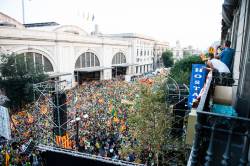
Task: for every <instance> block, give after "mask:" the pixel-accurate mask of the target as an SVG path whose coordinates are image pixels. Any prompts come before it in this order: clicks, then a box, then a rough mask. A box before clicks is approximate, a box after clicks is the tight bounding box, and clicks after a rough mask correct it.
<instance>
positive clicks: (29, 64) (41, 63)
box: [16, 52, 54, 72]
mask: <svg viewBox="0 0 250 166" xmlns="http://www.w3.org/2000/svg"><path fill="white" fill-rule="evenodd" d="M16 63H17V65H18V64H21V63H24V64H25V66H26V69H27V70H28V71H29V70H36V71H38V70H39V71H44V72H53V71H54V69H53V66H52V64H51V62H50V60H49V59H48V58H46V57H45V56H44V55H42V54H39V53H36V52H25V53H22V54H18V55H17V56H16Z"/></svg>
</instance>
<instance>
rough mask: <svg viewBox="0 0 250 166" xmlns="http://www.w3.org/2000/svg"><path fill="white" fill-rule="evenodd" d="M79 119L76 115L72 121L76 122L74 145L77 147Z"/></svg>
mask: <svg viewBox="0 0 250 166" xmlns="http://www.w3.org/2000/svg"><path fill="white" fill-rule="evenodd" d="M80 120H81V118H80V117H76V118H75V119H74V120H73V122H76V136H75V142H76V147H77V148H78V149H79V121H80Z"/></svg>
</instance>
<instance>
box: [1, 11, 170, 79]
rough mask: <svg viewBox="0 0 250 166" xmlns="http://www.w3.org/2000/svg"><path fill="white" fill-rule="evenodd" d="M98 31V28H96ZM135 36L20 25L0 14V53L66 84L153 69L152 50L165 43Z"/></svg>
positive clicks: (41, 25)
mask: <svg viewBox="0 0 250 166" xmlns="http://www.w3.org/2000/svg"><path fill="white" fill-rule="evenodd" d="M96 29H97V28H96ZM157 43H160V42H158V41H156V40H154V39H153V38H150V37H146V36H143V35H138V34H116V35H101V34H100V33H98V31H97V30H96V31H95V32H94V33H92V35H90V34H88V33H87V32H86V31H84V30H83V29H81V28H80V27H77V26H74V25H59V24H57V23H55V22H48V23H35V24H25V26H24V25H22V24H20V23H19V22H17V21H16V20H14V19H13V18H11V17H9V16H6V15H4V14H3V13H0V52H2V53H7V54H11V53H14V54H16V55H17V56H22V57H23V59H24V61H25V62H26V63H27V64H28V65H27V69H28V68H29V65H32V66H34V67H35V68H36V67H37V66H38V64H39V66H40V64H42V66H43V70H44V71H45V72H47V73H48V74H49V75H50V77H54V78H58V79H60V80H67V81H68V82H70V83H71V82H73V83H74V82H78V81H79V82H82V81H85V80H93V79H98V80H103V79H111V78H112V77H115V76H117V75H135V74H136V73H141V74H142V73H145V72H148V71H151V70H152V69H153V57H154V55H155V54H154V51H155V50H156V49H155V48H156V47H157V50H158V47H160V49H161V50H162V51H163V50H164V49H166V48H168V43H163V42H162V43H161V44H157Z"/></svg>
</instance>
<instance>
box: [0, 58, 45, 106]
mask: <svg viewBox="0 0 250 166" xmlns="http://www.w3.org/2000/svg"><path fill="white" fill-rule="evenodd" d="M0 57H1V59H0V60H1V63H0V64H1V65H0V73H1V78H0V87H1V89H3V91H4V92H5V95H6V96H7V97H8V98H9V100H10V101H9V102H8V106H9V107H10V108H12V109H16V108H17V109H20V108H21V107H22V106H23V105H24V104H26V103H29V102H31V101H33V84H34V83H38V82H42V81H44V80H46V79H47V77H48V76H47V75H46V74H45V73H44V72H43V70H42V67H38V66H37V67H36V68H35V67H34V66H33V65H29V64H27V63H25V61H24V58H23V57H22V56H20V57H19V56H16V55H14V54H12V55H0ZM28 65H29V66H28Z"/></svg>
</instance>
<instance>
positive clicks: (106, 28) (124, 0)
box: [0, 0, 223, 49]
mask: <svg viewBox="0 0 250 166" xmlns="http://www.w3.org/2000/svg"><path fill="white" fill-rule="evenodd" d="M24 1H25V20H26V23H33V22H46V21H56V22H58V23H60V24H76V25H79V26H81V27H82V28H84V29H85V30H87V31H88V32H90V31H91V29H93V26H94V24H98V25H99V30H100V31H101V32H102V33H124V32H126V33H131V32H133V33H140V34H145V35H147V36H152V37H154V38H156V39H159V40H164V41H168V42H170V44H171V46H174V45H175V42H176V41H177V40H179V41H180V43H181V46H183V47H185V46H188V45H193V46H194V47H195V48H200V49H205V48H207V47H209V46H210V45H211V44H212V43H213V42H214V41H218V40H219V39H220V30H221V5H222V2H223V0H24ZM0 11H1V12H3V13H5V14H7V15H9V16H11V17H13V18H15V19H17V20H18V21H20V22H22V0H0ZM88 13H89V14H88ZM93 14H94V16H95V19H94V21H93V22H92V21H91V19H92V15H93ZM88 15H89V17H90V18H89V21H87V17H88Z"/></svg>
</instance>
